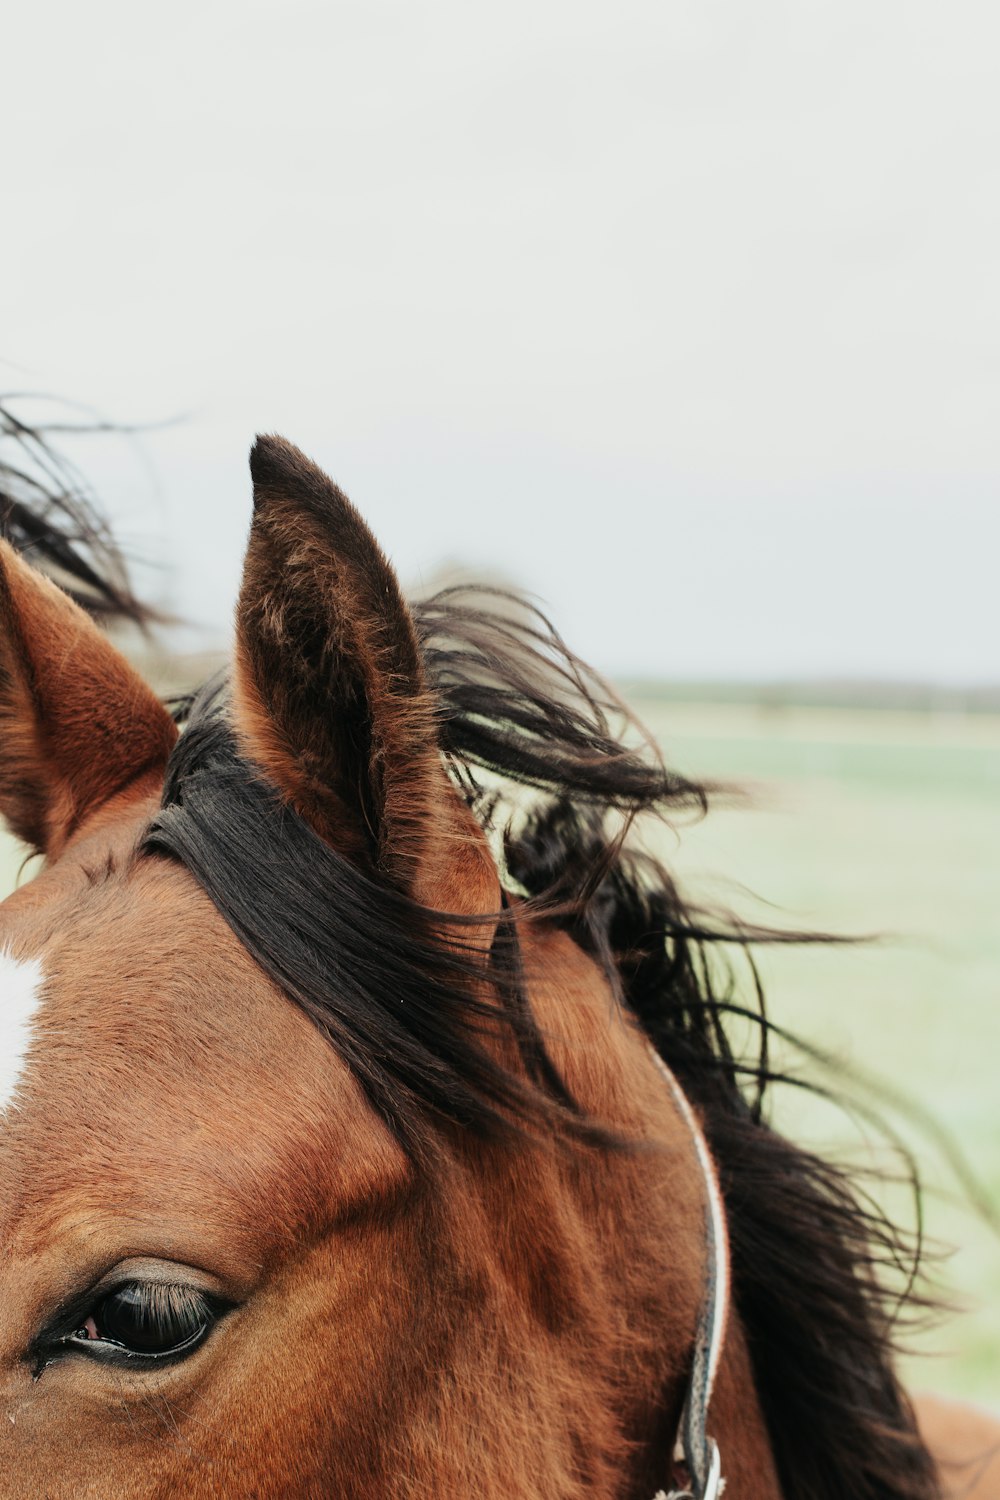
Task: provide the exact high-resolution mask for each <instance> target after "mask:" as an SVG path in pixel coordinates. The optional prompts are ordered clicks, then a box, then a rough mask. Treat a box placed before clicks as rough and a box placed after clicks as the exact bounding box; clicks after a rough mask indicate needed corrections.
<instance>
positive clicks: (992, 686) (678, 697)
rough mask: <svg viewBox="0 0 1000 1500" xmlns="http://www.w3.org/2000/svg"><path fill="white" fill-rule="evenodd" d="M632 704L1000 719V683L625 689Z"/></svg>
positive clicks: (832, 682)
mask: <svg viewBox="0 0 1000 1500" xmlns="http://www.w3.org/2000/svg"><path fill="white" fill-rule="evenodd" d="M620 685H621V687H622V688H623V690H624V693H625V696H626V697H627V698H629V699H631V700H640V699H647V700H649V699H657V700H659V701H660V702H668V703H745V704H750V705H752V706H754V707H758V708H775V709H780V708H860V709H884V710H891V711H895V712H900V711H903V712H908V713H933V714H940V713H946V714H996V713H1000V682H997V683H986V684H977V685H973V686H956V685H954V684H951V685H949V684H944V683H932V682H877V681H866V680H855V679H850V678H844V679H835V678H830V679H822V678H820V679H816V680H813V681H795V680H789V681H784V682H726V681H717V682H712V681H691V682H676V681H673V682H661V681H657V680H655V679H653V678H636V679H633V680H632V681H626V682H625V683H622V684H620Z"/></svg>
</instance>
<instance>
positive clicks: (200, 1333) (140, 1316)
mask: <svg viewBox="0 0 1000 1500" xmlns="http://www.w3.org/2000/svg"><path fill="white" fill-rule="evenodd" d="M222 1311H223V1304H222V1303H220V1301H219V1299H218V1298H216V1297H211V1296H209V1295H208V1293H207V1292H202V1291H199V1290H197V1289H196V1288H194V1287H189V1286H169V1285H163V1284H162V1283H159V1282H151V1281H129V1282H125V1283H124V1284H123V1285H122V1286H118V1287H116V1288H115V1290H114V1291H113V1292H109V1293H108V1294H107V1295H106V1296H105V1297H102V1298H101V1300H100V1301H99V1302H98V1303H97V1304H96V1305H95V1306H94V1308H93V1310H92V1311H91V1313H90V1316H89V1317H88V1318H87V1319H86V1320H85V1321H84V1322H83V1324H82V1325H81V1326H80V1327H79V1328H78V1329H76V1331H75V1332H74V1333H73V1334H72V1335H71V1336H70V1337H69V1338H68V1339H67V1340H66V1341H65V1342H66V1343H67V1344H70V1345H72V1346H73V1347H74V1348H76V1349H80V1350H81V1351H82V1352H84V1353H87V1354H92V1355H94V1356H97V1357H99V1358H115V1357H116V1356H117V1357H122V1356H124V1357H128V1356H132V1357H139V1358H145V1359H162V1358H164V1357H166V1356H168V1355H170V1356H174V1357H178V1356H183V1355H185V1354H190V1353H191V1352H192V1351H193V1350H195V1349H196V1348H197V1347H198V1345H199V1344H200V1343H201V1342H202V1340H203V1339H204V1338H205V1337H206V1335H207V1334H208V1333H209V1332H210V1330H211V1328H212V1326H213V1324H214V1323H215V1321H216V1319H217V1318H218V1316H219V1314H220V1313H221V1312H222Z"/></svg>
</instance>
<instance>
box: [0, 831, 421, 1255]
mask: <svg viewBox="0 0 1000 1500" xmlns="http://www.w3.org/2000/svg"><path fill="white" fill-rule="evenodd" d="M116 857H120V856H116V855H115V854H114V852H113V851H112V853H111V854H110V855H109V857H108V858H107V859H106V860H105V861H104V862H103V863H98V864H97V865H96V866H95V865H94V864H93V861H92V860H91V861H84V862H82V863H80V862H78V863H79V868H77V869H74V868H71V867H67V868H64V869H60V868H59V867H58V866H57V867H54V868H53V870H52V871H51V872H50V873H49V874H46V875H44V876H42V877H40V878H39V880H38V881H37V882H34V883H33V885H34V886H35V887H36V888H35V889H33V890H30V891H29V890H26V891H25V892H24V893H23V895H24V897H25V898H26V899H23V900H20V901H19V900H17V899H16V898H15V899H14V900H12V902H11V903H10V906H9V909H8V907H7V906H6V905H5V907H4V908H3V909H2V912H0V952H2V954H3V957H2V959H0V1012H2V1014H0V1027H2V1028H4V1029H2V1030H0V1037H4V1038H8V1037H9V1038H11V1039H12V1041H13V1045H12V1046H11V1048H10V1049H9V1058H8V1059H5V1066H6V1071H5V1072H4V1071H0V1109H2V1110H3V1112H2V1114H0V1243H2V1242H3V1241H4V1240H7V1241H9V1240H10V1237H11V1236H12V1235H27V1236H28V1237H29V1238H30V1239H32V1240H35V1241H37V1242H39V1243H41V1242H43V1241H44V1239H45V1237H46V1236H47V1235H48V1234H50V1233H51V1232H52V1231H53V1229H55V1230H58V1228H59V1227H60V1226H65V1225H68V1224H74V1225H77V1226H79V1232H80V1234H82V1235H85V1236H87V1237H90V1238H93V1237H94V1236H95V1235H96V1236H97V1238H100V1236H101V1235H102V1234H104V1233H105V1232H111V1231H112V1230H113V1232H114V1233H115V1234H116V1235H119V1236H121V1235H124V1236H125V1238H126V1239H127V1238H128V1236H129V1235H130V1234H131V1235H133V1236H134V1237H135V1238H136V1241H137V1243H138V1242H139V1241H142V1240H143V1239H144V1237H145V1236H147V1235H148V1234H149V1233H152V1232H154V1231H155V1233H156V1234H157V1235H159V1236H160V1237H161V1239H162V1240H163V1253H166V1252H167V1251H168V1250H170V1248H171V1247H170V1244H169V1243H168V1242H169V1241H170V1238H171V1235H174V1237H175V1238H178V1239H183V1238H184V1236H185V1235H189V1234H190V1232H191V1229H192V1226H198V1229H197V1233H198V1234H199V1235H202V1236H208V1237H209V1238H211V1237H212V1236H215V1238H216V1240H217V1241H218V1246H215V1245H212V1244H206V1245H204V1246H203V1247H198V1246H196V1247H195V1249H196V1250H197V1249H198V1248H203V1249H204V1252H205V1254H206V1255H208V1256H211V1255H212V1254H213V1253H216V1251H218V1252H219V1253H222V1251H223V1250H225V1252H226V1253H229V1252H232V1253H234V1254H236V1253H239V1250H240V1246H239V1245H238V1244H236V1243H234V1236H235V1237H236V1239H238V1238H239V1237H240V1236H244V1237H245V1238H246V1240H247V1243H246V1245H245V1247H244V1249H245V1252H246V1254H247V1255H249V1256H250V1257H251V1258H257V1259H259V1258H260V1257H261V1256H266V1255H268V1254H269V1253H271V1252H272V1251H274V1252H277V1251H278V1250H279V1249H280V1246H278V1245H277V1244H275V1243H269V1244H265V1243H263V1242H262V1237H264V1238H265V1239H266V1238H268V1237H270V1240H271V1241H272V1242H273V1241H275V1240H281V1241H283V1242H287V1243H289V1244H291V1243H292V1242H294V1240H295V1239H296V1238H297V1237H299V1238H301V1236H302V1235H303V1233H306V1234H308V1232H309V1229H310V1227H315V1228H317V1229H318V1228H320V1227H321V1225H322V1224H323V1222H325V1221H326V1220H327V1219H328V1216H329V1212H330V1209H331V1207H333V1208H337V1207H339V1206H340V1205H341V1204H342V1203H343V1201H344V1199H348V1200H349V1199H350V1198H352V1197H354V1196H355V1195H356V1194H357V1193H359V1192H361V1191H364V1184H366V1183H367V1182H368V1181H369V1180H370V1179H371V1178H372V1177H374V1178H376V1179H377V1178H379V1177H381V1176H384V1175H385V1174H386V1173H387V1172H390V1173H394V1172H395V1171H396V1170H398V1159H397V1158H398V1153H397V1151H396V1148H395V1147H394V1146H393V1144H392V1143H391V1142H390V1141H389V1139H388V1136H387V1133H386V1132H385V1130H384V1129H383V1128H382V1127H381V1126H380V1125H379V1124H378V1122H377V1121H376V1120H375V1117H374V1115H373V1114H372V1112H371V1111H370V1110H369V1109H368V1108H367V1106H366V1105H365V1104H364V1102H363V1100H362V1097H361V1095H360V1091H359V1090H358V1089H357V1088H356V1086H355V1085H354V1083H353V1081H352V1080H351V1078H350V1076H349V1074H348V1072H347V1069H346V1067H345V1066H344V1064H343V1063H342V1062H341V1060H340V1059H339V1058H338V1057H337V1056H336V1054H335V1053H334V1052H333V1051H332V1049H331V1048H330V1047H329V1045H328V1044H327V1043H326V1042H324V1041H323V1040H322V1038H321V1037H320V1036H319V1035H318V1033H317V1032H316V1031H315V1029H314V1028H313V1027H312V1025H311V1024H310V1023H309V1022H308V1021H307V1019H306V1018H305V1017H304V1016H303V1015H302V1014H301V1012H300V1011H298V1009H297V1008H296V1007H295V1006H294V1005H292V1004H291V1002H290V1001H288V1000H287V998H286V997H284V996H283V995H281V994H280V992H278V991H277V990H276V988H275V987H274V986H273V985H272V984H271V982H270V981H269V980H268V979H267V977H266V976H265V975H264V973H263V972H262V971H261V970H260V969H259V968H258V966H257V965H256V964H255V963H254V962H253V961H252V960H251V958H250V957H249V955H248V954H247V953H246V952H245V951H244V950H243V948H242V947H241V946H240V944H239V943H238V941H237V939H236V938H235V936H234V935H233V934H232V933H231V932H230V930H229V929H228V928H227V927H226V925H225V923H224V922H223V921H222V919H221V918H220V917H219V916H218V914H217V913H216V912H215V910H214V908H213V907H212V905H211V903H210V902H209V901H208V899H207V897H205V896H204V894H203V893H202V892H201V891H200V890H199V889H198V887H197V886H196V885H195V883H194V882H193V881H192V880H191V878H190V877H189V876H188V875H187V874H186V872H185V871H183V870H182V869H181V868H180V867H179V866H176V865H174V864H172V863H171V862H169V861H166V860H162V859H150V858H146V857H140V858H138V859H135V858H128V859H125V860H124V861H123V863H122V864H120V865H118V866H116V863H115V860H116ZM61 863H62V862H60V864H61ZM4 1106H6V1107H4ZM109 1248H110V1247H109ZM179 1248H180V1249H184V1248H185V1247H184V1246H183V1245H182V1246H180V1247H179ZM186 1253H187V1254H189V1255H190V1254H191V1253H192V1252H191V1249H190V1248H188V1249H187V1252H186Z"/></svg>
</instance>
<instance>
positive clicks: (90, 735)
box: [0, 542, 177, 856]
mask: <svg viewBox="0 0 1000 1500" xmlns="http://www.w3.org/2000/svg"><path fill="white" fill-rule="evenodd" d="M108 658H109V653H108V651H107V647H106V643H105V641H104V637H103V636H102V635H101V633H100V631H99V630H98V629H97V627H96V626H95V625H94V624H93V623H92V622H91V621H90V620H89V619H88V618H87V616H86V615H85V614H84V613H83V611H82V610H81V609H79V608H78V607H77V606H76V605H74V604H73V603H72V602H71V601H70V600H69V599H68V598H67V597H66V595H65V594H63V593H62V591H61V590H60V589H58V588H56V586H55V585H54V584H52V583H49V582H48V580H47V579H44V578H42V577H41V576H40V575H39V574H38V573H35V572H33V571H32V570H31V569H30V568H28V567H27V566H26V564H25V563H23V562H22V561H21V559H20V558H19V557H18V556H17V554H16V553H15V552H14V550H13V548H12V547H10V546H9V544H7V543H6V542H0V804H2V806H3V810H4V814H5V816H6V817H7V819H8V821H9V823H10V825H11V827H12V828H13V830H14V832H15V833H16V834H18V836H19V837H20V838H22V839H24V841H25V842H26V843H28V844H31V845H32V846H33V847H34V848H35V849H37V850H39V851H40V852H44V853H46V854H48V855H50V856H55V855H57V854H58V853H59V851H60V850H61V849H62V847H63V845H64V843H65V841H66V839H67V838H68V837H69V836H70V834H72V832H73V831H74V829H75V828H76V827H77V826H78V825H79V823H80V821H81V819H82V818H83V817H84V816H85V815H87V814H90V813H92V812H93V811H94V810H95V809H96V808H97V807H99V806H100V805H101V804H102V803H103V802H106V801H107V800H108V798H109V797H111V796H113V795H114V793H115V792H117V791H119V790H120V789H121V788H122V787H123V786H126V785H127V784H128V783H129V782H132V781H136V780H138V779H139V778H141V777H142V776H145V775H149V774H150V773H154V772H157V771H159V772H160V773H161V774H162V771H163V768H164V766H165V765H166V762H167V757H168V756H169V754H170V750H171V747H172V745H173V742H174V740H175V738H176V733H177V732H176V730H175V728H174V725H173V723H172V721H171V719H170V716H169V714H168V713H167V712H166V710H165V709H164V708H162V707H161V705H160V704H159V703H158V702H157V700H156V698H155V697H154V695H153V693H152V692H151V691H150V689H149V688H148V687H147V686H146V685H145V683H143V682H142V681H141V680H140V679H139V678H138V677H137V676H136V675H135V673H134V672H132V671H130V669H129V668H128V666H127V664H126V663H125V661H124V660H123V659H122V658H121V657H119V656H118V655H117V653H114V654H113V655H112V656H111V659H110V660H109V659H108Z"/></svg>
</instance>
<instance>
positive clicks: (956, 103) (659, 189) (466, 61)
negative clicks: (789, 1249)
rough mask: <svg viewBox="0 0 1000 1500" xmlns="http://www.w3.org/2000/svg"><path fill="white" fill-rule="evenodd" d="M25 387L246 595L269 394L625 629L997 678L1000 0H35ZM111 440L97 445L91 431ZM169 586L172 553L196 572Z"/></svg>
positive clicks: (3, 306)
mask: <svg viewBox="0 0 1000 1500" xmlns="http://www.w3.org/2000/svg"><path fill="white" fill-rule="evenodd" d="M2 45H3V54H2V63H0V66H2V75H0V76H2V85H0V122H2V129H3V139H4V141H5V144H6V147H7V149H6V151H5V154H4V155H5V160H4V168H3V190H2V197H0V203H2V209H0V231H2V232H0V270H2V274H0V358H2V359H3V360H4V361H5V363H3V364H0V388H3V389H6V390H12V389H23V388H31V389H37V390H43V391H52V392H54V393H60V394H65V395H68V396H71V397H76V398H79V399H81V400H83V401H85V402H89V403H91V404H92V405H94V406H95V407H98V408H100V409H101V410H102V411H103V412H104V413H106V414H108V415H110V416H114V417H116V418H119V419H122V420H124V421H144V420H156V419H160V418H163V417H169V416H174V415H178V414H183V415H185V416H186V420H185V421H183V422H181V423H178V424H177V425H174V426H172V427H170V428H168V429H166V430H164V431H162V432H159V433H156V434H153V435H150V436H149V437H148V438H147V439H146V440H145V443H144V446H145V450H146V453H147V455H148V459H149V462H150V464H151V466H152V469H153V470H154V471H155V473H156V475H157V478H158V483H159V490H158V491H157V490H156V489H155V488H154V487H153V486H152V485H151V482H150V477H149V471H148V468H147V467H144V465H143V462H142V461H140V459H139V457H138V456H137V455H136V453H135V452H134V451H132V450H131V449H129V448H128V447H127V446H126V445H121V444H107V443H102V444H100V446H98V445H96V444H95V445H92V448H91V449H90V450H88V452H87V453H85V454H84V459H85V462H86V466H87V468H88V470H89V472H90V474H91V476H92V477H93V479H94V480H95V481H96V482H97V484H98V487H99V489H101V490H102V491H103V492H104V493H105V494H106V495H107V496H108V497H109V498H110V500H111V502H112V504H113V506H114V509H115V514H116V516H117V517H118V520H119V524H120V525H121V527H122V529H123V530H124V532H125V533H126V535H127V536H128V537H129V538H130V539H132V540H133V541H134V542H135V543H136V544H137V545H138V546H139V547H140V548H141V549H142V550H143V551H145V552H146V553H147V554H149V555H152V556H156V557H161V558H163V559H164V560H165V562H166V565H167V572H166V573H165V575H164V578H165V580H167V581H169V583H170V584H171V586H172V587H173V588H174V590H175V593H176V595H177V597H179V603H180V607H181V608H182V609H183V610H185V611H186V612H187V613H188V614H190V615H193V616H196V617H197V618H198V619H200V620H202V621H203V622H205V624H206V625H208V626H209V627H211V628H212V629H213V630H214V631H215V633H216V634H219V633H221V632H222V631H224V630H225V628H226V624H227V621H228V618H229V615H230V612H231V608H232V601H233V597H234V593H235V588H236V581H237V576H238V565H239V552H240V548H241V544H242V538H243V535H244V533H245V528H246V524H247V519H248V514H249V503H248V480H247V472H246V450H247V448H248V445H249V442H250V439H251V437H252V434H253V432H254V431H255V430H256V429H264V430H279V431H282V432H284V433H285V434H286V435H287V436H289V437H290V438H292V439H293V440H294V441H296V442H298V443H299V444H300V445H301V446H302V447H304V448H306V449H307V450H308V451H309V452H310V453H311V454H312V455H313V456H314V457H316V458H317V459H318V460H319V461H320V462H322V463H323V464H324V466H325V467H327V468H328V469H329V471H330V472H331V473H332V474H333V475H334V476H335V477H336V478H337V479H338V480H339V481H340V482H341V484H342V485H343V486H344V487H345V488H346V489H347V491H348V492H349V493H350V494H351V496H352V497H353V498H354V500H355V501H356V502H357V503H358V504H359V506H360V507H361V509H362V510H363V511H365V512H366V514H367V515H368V516H369V518H370V519H371V521H372V524H373V525H374V527H375V529H376V530H377V532H378V533H379V535H380V537H381V538H382V540H383V542H384V543H385V545H386V547H387V548H388V550H389V552H390V554H391V555H392V556H393V557H394V558H395V560H396V562H397V564H398V566H399V568H400V571H401V572H402V574H403V576H404V578H406V579H407V580H410V581H415V580H419V579H420V578H421V577H424V578H426V577H428V576H430V575H431V574H432V573H433V571H434V569H435V568H436V567H437V566H438V564H439V563H440V562H441V561H442V560H444V559H448V560H451V561H456V560H457V561H459V562H467V563H470V564H474V565H488V566H490V567H492V568H494V569H498V570H500V571H501V572H503V573H505V574H507V575H508V576H510V577H511V578H513V579H514V580H517V581H520V582H522V583H524V584H526V585H527V586H529V587H531V588H533V589H535V590H536V591H538V592H539V593H540V594H542V595H543V596H544V597H545V599H546V600H547V601H548V602H549V604H550V606H551V608H552V610H553V612H554V614H555V615H556V618H557V620H558V622H559V624H560V625H561V626H562V628H563V631H564V634H566V635H567V637H568V638H569V640H570V641H571V643H572V644H574V645H575V646H577V648H578V649H580V650H581V651H582V652H583V653H584V654H585V655H589V656H590V657H591V658H593V659H595V660H596V661H597V663H598V664H599V665H601V666H603V667H605V668H609V669H611V670H617V671H622V672H646V673H656V674H661V675H687V674H697V675H701V674H712V675H714V674H721V675H731V674H748V675H749V674H754V675H784V674H799V673H823V674H825V673H852V674H858V673H863V674H870V675H882V674H894V675H903V676H907V677H940V678H947V679H951V680H975V679H990V680H996V679H998V678H1000V634H998V631H997V624H998V620H997V616H998V607H997V586H996V573H997V555H998V552H1000V504H998V480H1000V436H998V426H1000V283H998V275H1000V181H998V175H1000V168H998V163H1000V85H998V77H997V69H998V58H1000V10H998V8H997V6H996V4H995V0H984V3H966V0H949V3H947V4H944V3H942V0H934V3H926V0H885V3H879V0H837V3H830V4H826V3H819V0H796V3H795V4H791V5H781V4H777V3H772V0H754V3H752V4H747V3H746V0H693V3H677V0H655V3H629V0H614V3H611V0H605V3H603V4H593V3H591V0H528V3H526V0H505V3H504V4H503V5H491V6H486V5H482V4H476V3H470V0H461V3H459V0H435V3H431V4H421V3H419V0H363V3H340V0H324V3H322V4H312V3H301V0H286V3H284V4H281V5H277V4H271V5H266V4H261V3H255V0H249V3H248V0H241V3H239V4H237V3H235V0H225V3H215V4H206V3H204V0H202V3H199V4H191V3H189V0H175V3H173V4H172V5H170V6H139V5H136V4H135V3H134V0H129V3H127V4H125V3H118V0H90V3H88V4H87V5H80V4H73V5H70V4H67V3H63V4H57V5H55V4H45V3H34V4H32V5H31V6H27V5H22V6H19V7H17V8H16V9H15V10H11V9H10V8H8V13H7V14H6V15H5V17H4V21H3V28H2ZM88 455H89V456H88ZM165 586H166V585H165Z"/></svg>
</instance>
